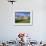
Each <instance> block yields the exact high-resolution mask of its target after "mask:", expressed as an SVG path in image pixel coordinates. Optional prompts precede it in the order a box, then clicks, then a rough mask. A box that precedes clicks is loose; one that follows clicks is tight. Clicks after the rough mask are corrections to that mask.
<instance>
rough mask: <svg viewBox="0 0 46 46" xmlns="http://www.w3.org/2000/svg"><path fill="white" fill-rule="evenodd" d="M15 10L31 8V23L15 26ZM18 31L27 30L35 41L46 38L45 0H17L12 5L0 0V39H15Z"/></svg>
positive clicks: (5, 0)
mask: <svg viewBox="0 0 46 46" xmlns="http://www.w3.org/2000/svg"><path fill="white" fill-rule="evenodd" d="M16 10H24V11H25V10H29V11H31V10H33V25H32V26H15V25H14V16H15V11H16ZM18 32H27V33H28V32H29V33H30V34H31V38H32V39H34V40H37V41H40V40H43V41H45V40H46V36H45V35H46V0H17V1H16V3H14V5H12V4H11V3H10V2H8V1H7V0H0V40H11V39H15V38H16V37H17V34H18ZM16 33H17V34H16Z"/></svg>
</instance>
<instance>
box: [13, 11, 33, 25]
mask: <svg viewBox="0 0 46 46" xmlns="http://www.w3.org/2000/svg"><path fill="white" fill-rule="evenodd" d="M16 12H30V13H31V14H30V21H31V22H30V23H15V22H14V24H15V25H16V26H22V25H25V26H26V25H32V24H33V11H16Z"/></svg>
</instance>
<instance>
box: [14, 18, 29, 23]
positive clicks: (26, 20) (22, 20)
mask: <svg viewBox="0 0 46 46" xmlns="http://www.w3.org/2000/svg"><path fill="white" fill-rule="evenodd" d="M15 23H30V18H28V19H21V20H15Z"/></svg>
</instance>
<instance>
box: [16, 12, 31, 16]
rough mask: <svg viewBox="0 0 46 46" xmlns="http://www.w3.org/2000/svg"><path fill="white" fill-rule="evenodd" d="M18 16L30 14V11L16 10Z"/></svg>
mask: <svg viewBox="0 0 46 46" xmlns="http://www.w3.org/2000/svg"><path fill="white" fill-rule="evenodd" d="M16 16H30V12H16Z"/></svg>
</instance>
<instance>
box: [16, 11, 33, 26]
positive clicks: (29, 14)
mask: <svg viewBox="0 0 46 46" xmlns="http://www.w3.org/2000/svg"><path fill="white" fill-rule="evenodd" d="M32 24H33V11H16V12H15V25H18V26H21V25H31V26H32Z"/></svg>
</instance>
